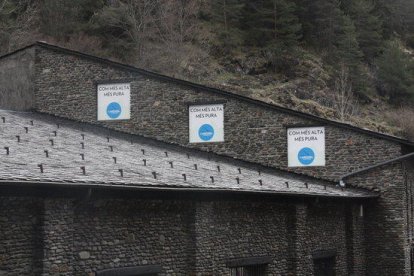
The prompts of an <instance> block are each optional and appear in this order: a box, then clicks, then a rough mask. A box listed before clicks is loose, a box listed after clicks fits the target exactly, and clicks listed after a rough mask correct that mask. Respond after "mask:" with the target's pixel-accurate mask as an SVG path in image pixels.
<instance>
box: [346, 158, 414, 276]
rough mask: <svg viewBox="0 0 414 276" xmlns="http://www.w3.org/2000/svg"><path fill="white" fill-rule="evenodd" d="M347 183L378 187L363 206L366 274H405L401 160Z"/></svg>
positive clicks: (404, 194)
mask: <svg viewBox="0 0 414 276" xmlns="http://www.w3.org/2000/svg"><path fill="white" fill-rule="evenodd" d="M346 182H347V184H348V185H355V186H362V187H370V188H371V189H376V190H380V191H381V194H380V197H379V198H378V199H377V200H375V201H371V202H368V203H365V204H364V205H363V206H364V211H363V213H364V218H365V245H366V258H367V268H366V269H367V274H368V275H409V273H410V263H409V260H410V257H409V254H408V252H409V241H408V237H409V236H408V234H409V233H408V227H409V226H410V225H411V223H412V222H409V221H408V220H407V215H408V213H407V211H408V210H407V199H408V198H407V196H408V194H407V190H406V186H405V183H406V178H405V173H404V168H403V166H402V164H401V162H397V163H393V164H390V165H386V166H382V167H378V168H376V169H373V170H370V171H367V172H365V173H362V174H360V175H357V176H354V177H352V178H350V179H347V180H346Z"/></svg>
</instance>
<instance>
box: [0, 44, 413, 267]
mask: <svg viewBox="0 0 414 276" xmlns="http://www.w3.org/2000/svg"><path fill="white" fill-rule="evenodd" d="M0 68H2V70H1V72H2V73H0V81H1V82H2V83H1V84H2V87H3V91H2V93H1V94H2V95H1V98H0V107H1V108H3V109H4V111H2V114H1V115H2V118H4V119H2V120H3V122H0V125H1V124H2V125H1V131H2V136H1V141H0V143H1V146H2V148H3V149H4V150H3V151H4V152H3V156H4V158H2V165H1V166H2V173H0V174H1V179H2V187H1V189H2V197H1V205H2V206H3V208H2V211H1V214H0V224H1V230H0V231H1V234H0V245H1V248H2V249H1V250H2V251H0V274H1V273H3V274H5V275H57V274H58V275H88V274H92V275H93V274H97V275H118V274H110V273H124V274H121V275H147V274H150V273H153V274H156V273H158V274H159V275H238V274H237V273H242V271H243V273H246V274H247V275H262V274H265V275H313V274H315V275H330V274H329V273H332V272H334V273H336V275H411V270H412V264H411V260H412V257H411V246H412V235H413V205H412V204H413V195H412V185H413V160H412V155H410V153H411V152H412V149H413V146H414V143H412V142H410V141H406V140H403V139H400V138H397V137H393V136H388V135H384V134H380V133H376V132H372V131H368V130H365V129H360V128H357V127H353V126H351V125H347V124H342V123H338V122H335V121H329V120H326V119H322V118H319V117H316V116H312V115H309V114H305V113H301V112H297V111H294V110H289V109H286V108H283V107H279V106H276V105H273V104H270V103H264V102H261V101H258V100H255V99H250V98H246V97H243V96H240V95H235V94H232V93H230V92H226V91H222V90H218V89H214V88H210V87H205V86H202V85H198V84H194V83H190V82H186V81H183V80H177V79H173V78H169V77H166V76H162V75H158V74H155V73H152V72H147V71H144V70H141V69H137V68H134V67H131V66H128V65H123V64H119V63H115V62H112V61H109V60H105V59H101V58H97V57H93V56H89V55H86V54H83V53H79V52H75V51H71V50H67V49H63V48H59V47H56V46H52V45H49V44H46V43H36V44H34V45H31V46H29V47H26V48H24V49H21V50H19V51H16V52H14V53H11V54H9V55H6V56H3V57H2V58H1V59H0ZM111 83H115V84H116V83H128V84H129V85H130V87H129V90H128V91H129V92H130V118H129V119H126V120H110V121H100V120H98V117H97V114H98V104H97V103H98V100H99V99H98V96H97V95H98V93H97V87H99V85H103V84H111ZM205 105H222V106H223V107H224V111H223V113H224V116H223V130H224V138H223V140H224V141H220V142H212V143H190V140H189V132H190V131H191V130H190V129H189V128H190V127H191V126H190V122H189V110H190V108H191V106H205ZM6 110H7V111H6ZM10 110H13V111H10ZM313 127H316V128H323V129H324V139H325V140H324V142H325V145H324V155H325V158H324V162H325V163H324V165H322V166H300V167H297V166H289V160H288V159H289V153H288V148H289V146H288V130H289V129H298V128H313ZM61 133H62V134H61ZM90 136H93V139H92V138H88V137H90ZM17 137H18V138H17ZM114 137H115V138H114ZM85 139H86V140H85ZM17 140H18V141H17ZM82 154H83V155H82ZM46 155H48V156H46ZM49 155H50V156H49ZM195 156H196V157H195ZM89 158H91V159H89ZM193 158H196V159H193ZM143 160H145V161H143ZM340 180H341V181H340ZM340 182H341V186H344V187H340V186H339V183H340ZM134 270H135V272H134ZM128 273H129V274H128ZM138 273H141V274H138ZM145 273H146V274H145ZM249 273H250V274H249ZM255 273H256V274H255ZM259 273H262V274H259Z"/></svg>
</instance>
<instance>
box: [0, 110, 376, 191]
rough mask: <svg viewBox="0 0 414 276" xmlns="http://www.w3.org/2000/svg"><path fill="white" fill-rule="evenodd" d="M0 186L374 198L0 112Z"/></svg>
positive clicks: (85, 127)
mask: <svg viewBox="0 0 414 276" xmlns="http://www.w3.org/2000/svg"><path fill="white" fill-rule="evenodd" d="M0 117H1V118H0V156H1V161H0V182H3V183H15V185H19V184H23V185H36V184H38V185H39V186H40V185H42V184H43V185H44V184H47V185H65V186H67V187H71V186H72V187H74V186H78V187H79V186H84V187H101V188H104V187H105V188H117V189H137V190H139V189H142V190H176V191H180V190H181V191H200V192H205V191H207V192H208V191H211V192H235V193H236V192H238V193H256V194H260V193H264V194H277V195H295V196H304V197H306V196H311V197H315V196H317V197H339V198H372V197H377V196H378V194H377V193H374V192H372V191H368V190H365V189H359V188H345V189H344V188H340V187H337V186H336V185H335V183H333V182H328V181H322V180H319V179H315V178H312V177H305V176H300V175H297V174H294V173H288V172H283V171H280V170H277V169H271V168H267V167H263V166H260V165H256V164H252V163H248V162H243V161H239V160H233V159H231V158H227V157H221V156H218V155H215V154H214V155H211V154H208V153H205V152H202V151H198V150H194V149H188V148H185V147H180V146H176V145H170V144H168V143H164V142H160V141H157V140H154V139H149V138H143V137H140V136H137V135H130V134H124V133H120V132H117V131H113V130H109V129H106V128H104V127H98V126H92V125H90V124H86V123H78V122H75V121H71V120H66V119H60V118H56V117H53V116H49V115H45V114H40V113H35V112H15V111H5V110H0Z"/></svg>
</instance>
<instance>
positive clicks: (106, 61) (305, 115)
mask: <svg viewBox="0 0 414 276" xmlns="http://www.w3.org/2000/svg"><path fill="white" fill-rule="evenodd" d="M33 46H40V47H43V48H46V49H49V50H54V51H58V52H61V53H66V54H71V55H76V56H79V57H82V58H87V59H89V60H94V61H96V62H100V63H104V64H108V65H110V66H115V67H118V68H122V69H125V70H129V71H133V72H137V73H140V74H142V75H145V76H148V77H152V78H156V79H159V80H162V81H167V82H172V83H176V84H179V85H184V86H187V87H191V88H194V89H196V90H200V91H209V92H212V93H217V94H221V95H224V96H229V97H232V98H236V99H239V100H241V101H247V102H251V103H254V104H257V105H260V106H262V107H264V108H270V109H275V110H278V111H281V112H284V113H287V114H292V115H296V116H300V117H303V118H307V119H311V120H315V121H318V122H320V123H323V124H329V125H334V126H337V127H341V128H345V129H351V130H354V131H357V132H359V133H364V134H367V135H370V136H374V137H378V138H381V139H385V140H389V141H393V142H397V143H399V144H404V145H408V146H414V142H413V141H410V140H407V139H403V138H400V137H397V136H394V135H389V134H385V133H380V132H377V131H373V130H370V129H367V128H361V127H357V126H354V125H351V124H348V123H343V122H339V121H335V120H330V119H326V118H322V117H318V116H315V115H312V114H309V113H305V112H301V111H298V110H293V109H290V108H286V107H283V106H280V105H276V104H271V103H267V102H264V101H261V100H257V99H254V98H250V97H246V96H243V95H240V94H236V93H232V92H229V91H225V90H222V89H217V88H213V87H209V86H205V85H201V84H198V83H193V82H190V81H186V80H182V79H176V78H173V77H169V76H166V75H162V74H159V73H155V72H151V71H148V70H144V69H141V68H137V67H134V66H131V65H128V64H123V63H120V62H116V61H112V60H110V59H106V58H101V57H97V56H93V55H89V54H86V53H82V52H78V51H74V50H71V49H67V48H63V47H59V46H56V45H52V44H49V43H46V42H43V41H38V42H36V43H33V44H31V45H28V46H26V47H23V48H20V49H17V50H16V51H13V52H10V53H8V54H5V55H3V56H0V58H4V57H7V56H10V55H13V54H15V53H17V52H19V51H22V50H25V49H28V48H31V47H33Z"/></svg>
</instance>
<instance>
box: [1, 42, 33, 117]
mask: <svg viewBox="0 0 414 276" xmlns="http://www.w3.org/2000/svg"><path fill="white" fill-rule="evenodd" d="M34 72H35V70H34V48H29V49H26V50H22V51H19V52H17V53H15V54H13V55H9V56H6V57H3V58H1V59H0V108H2V109H10V110H29V109H31V108H32V107H33V103H34V95H33V90H34V88H33V87H34V79H33V78H34Z"/></svg>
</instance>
